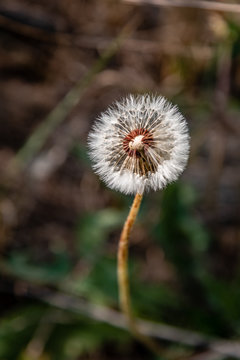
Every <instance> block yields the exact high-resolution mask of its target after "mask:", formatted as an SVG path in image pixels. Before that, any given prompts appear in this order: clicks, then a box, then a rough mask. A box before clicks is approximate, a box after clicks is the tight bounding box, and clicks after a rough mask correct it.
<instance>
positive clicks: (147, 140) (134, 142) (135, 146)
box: [123, 128, 153, 157]
mask: <svg viewBox="0 0 240 360" xmlns="http://www.w3.org/2000/svg"><path fill="white" fill-rule="evenodd" d="M152 141H153V137H152V135H151V134H150V132H149V131H148V130H146V129H143V128H140V129H136V130H132V131H131V132H130V133H129V134H128V135H127V136H125V138H124V139H123V149H124V151H126V152H127V153H128V155H129V156H131V157H133V156H135V157H140V156H141V151H144V150H145V149H146V148H147V147H149V146H150V145H151V144H152Z"/></svg>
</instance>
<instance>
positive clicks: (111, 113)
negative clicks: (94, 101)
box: [88, 95, 189, 194]
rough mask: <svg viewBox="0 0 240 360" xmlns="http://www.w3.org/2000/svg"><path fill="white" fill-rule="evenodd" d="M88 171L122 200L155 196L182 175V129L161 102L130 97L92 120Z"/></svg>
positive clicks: (173, 110)
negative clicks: (123, 197) (90, 168)
mask: <svg viewBox="0 0 240 360" xmlns="http://www.w3.org/2000/svg"><path fill="white" fill-rule="evenodd" d="M88 144H89V154H90V157H91V159H92V161H93V168H94V170H95V172H96V173H97V174H98V175H99V176H100V178H101V179H102V180H103V181H104V182H105V183H106V184H107V185H108V186H109V187H110V188H112V189H116V190H119V191H121V192H123V193H125V194H135V193H137V192H138V193H143V192H144V191H148V190H150V189H152V190H159V189H162V188H163V187H165V186H166V185H167V184H168V183H170V182H172V181H174V180H176V179H177V178H178V176H179V175H180V174H181V173H182V172H183V170H184V168H185V166H186V163H187V160H188V154H189V135H188V128H187V123H186V120H185V119H184V117H183V116H182V115H181V113H180V112H179V111H178V108H177V107H176V106H173V105H172V104H170V103H169V102H168V101H167V100H166V99H165V98H164V97H162V96H151V95H139V96H133V95H129V96H128V97H127V98H125V99H123V100H122V101H121V102H116V103H115V104H114V105H113V106H112V107H110V108H109V109H108V110H107V111H106V112H104V113H102V114H101V115H100V117H99V118H98V119H97V120H96V122H95V124H94V126H93V129H92V130H91V132H90V134H89V138H88Z"/></svg>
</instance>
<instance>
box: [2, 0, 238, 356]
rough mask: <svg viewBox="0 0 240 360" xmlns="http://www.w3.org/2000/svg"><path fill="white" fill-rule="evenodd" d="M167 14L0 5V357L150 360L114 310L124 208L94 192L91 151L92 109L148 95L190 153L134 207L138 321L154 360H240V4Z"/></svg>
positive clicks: (143, 4)
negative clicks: (178, 172) (173, 121)
mask: <svg viewBox="0 0 240 360" xmlns="http://www.w3.org/2000/svg"><path fill="white" fill-rule="evenodd" d="M164 4H165V5H166V1H163V0H156V1H155V5H156V6H153V5H151V4H150V1H149V3H148V1H140V0H139V1H137V0H135V1H133V0H132V1H131V0H129V1H126V0H125V1H124V0H123V1H110V0H101V1H97V0H85V1H84V0H78V1H77V0H68V1H60V0H51V1H47V0H41V1H40V2H37V1H33V0H21V1H20V0H8V1H6V2H1V4H0V29H1V32H0V79H1V86H0V109H1V111H0V250H1V257H0V272H1V275H0V293H1V295H0V314H1V322H0V360H81V359H94V360H108V359H116V360H118V359H119V360H120V359H157V357H156V356H155V355H153V354H151V353H149V352H148V350H147V349H145V348H144V347H143V346H142V345H141V344H139V343H137V342H136V341H135V340H134V339H133V338H132V336H131V335H129V333H128V332H127V331H126V329H124V326H123V322H122V318H121V315H120V314H119V312H118V293H117V279H116V251H117V243H118V239H119V235H120V232H121V227H122V224H123V222H124V220H125V217H126V215H127V213H128V209H129V207H130V204H131V201H132V198H131V197H130V196H124V195H122V194H120V193H117V192H114V191H111V190H110V189H108V188H106V187H105V185H104V184H103V183H102V182H100V180H99V179H98V177H97V176H96V175H95V174H94V173H93V171H92V169H91V164H90V161H89V159H88V156H87V151H86V141H87V134H88V132H89V130H90V128H91V126H92V124H93V122H94V120H95V118H96V117H97V116H98V115H99V114H100V112H101V111H103V110H105V109H106V108H107V107H108V106H109V105H110V104H111V103H112V102H113V101H115V100H118V99H120V98H121V97H122V96H125V95H127V94H129V93H133V94H138V93H146V92H150V93H154V94H162V95H164V96H166V97H167V98H168V99H169V100H170V101H172V102H173V103H176V104H178V106H179V108H180V111H181V112H182V113H183V114H184V115H185V117H186V119H187V120H188V123H189V127H190V134H191V156H190V160H189V164H188V167H187V169H186V171H185V172H184V174H183V176H182V177H181V179H180V180H179V181H178V182H177V183H174V184H172V185H170V186H168V187H167V188H166V189H165V190H164V191H161V192H157V193H149V194H148V195H147V196H145V199H144V201H143V204H142V207H141V210H140V214H139V217H138V221H137V223H136V225H135V228H134V231H133V233H132V236H131V244H130V264H129V268H130V276H131V294H132V301H133V305H134V311H135V313H136V315H137V316H139V317H141V318H143V319H145V321H146V323H145V325H146V324H147V325H148V329H147V331H148V333H149V335H154V336H155V337H156V338H157V339H158V342H159V345H160V346H161V349H162V357H161V359H163V360H164V359H165V360H167V359H169V360H171V359H172V360H173V359H174V360H175V359H194V360H211V359H215V360H216V359H217V360H218V359H219V360H220V359H222V360H226V359H236V358H238V359H240V349H239V346H240V345H239V343H238V341H239V342H240V305H239V299H240V239H239V234H240V231H239V222H238V220H239V190H240V188H239V185H240V175H239V171H238V170H239V167H238V165H239V153H240V148H239V141H238V139H239V133H240V122H239V109H240V4H239V2H238V1H235V2H234V1H231V2H230V1H227V0H225V1H224V2H222V1H202V0H195V1H194V0H188V1H187V0H180V6H175V5H176V0H174V1H170V0H169V1H168V4H167V5H166V6H162V5H164ZM216 4H217V5H216ZM232 4H235V5H232ZM189 5H190V6H191V7H189ZM165 325H168V326H169V327H167V328H165V327H164V326H165ZM154 329H155V330H154ZM208 339H210V343H208V344H207V342H208ZM211 339H212V340H211ZM216 339H222V340H224V342H219V341H217V342H215V341H216ZM233 341H234V344H233ZM214 344H215V345H214Z"/></svg>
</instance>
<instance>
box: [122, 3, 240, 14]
mask: <svg viewBox="0 0 240 360" xmlns="http://www.w3.org/2000/svg"><path fill="white" fill-rule="evenodd" d="M123 2H125V3H129V4H135V5H146V4H147V5H154V6H168V7H184V8H186V7H187V8H195V9H202V10H213V11H223V12H233V13H240V5H239V4H227V3H222V2H221V3H220V2H218V1H206V0H197V1H192V0H123Z"/></svg>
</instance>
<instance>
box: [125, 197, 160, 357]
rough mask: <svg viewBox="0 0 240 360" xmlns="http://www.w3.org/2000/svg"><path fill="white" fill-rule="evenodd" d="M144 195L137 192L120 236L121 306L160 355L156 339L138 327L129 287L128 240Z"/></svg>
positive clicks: (136, 334)
mask: <svg viewBox="0 0 240 360" xmlns="http://www.w3.org/2000/svg"><path fill="white" fill-rule="evenodd" d="M142 198H143V195H142V194H139V193H137V194H136V195H135V198H134V201H133V204H132V206H131V209H130V211H129V214H128V217H127V219H126V221H125V224H124V226H123V230H122V233H121V236H120V240H119V245H118V289H119V300H120V307H121V310H122V312H123V314H124V315H125V317H126V320H127V324H128V327H129V330H130V331H131V333H132V334H133V335H134V337H135V338H136V339H138V340H139V341H140V342H141V343H143V344H144V345H145V346H146V347H147V348H148V349H150V350H151V351H152V352H154V353H156V354H157V355H160V353H161V351H160V349H159V346H158V344H157V343H155V341H154V340H153V339H151V338H149V337H147V336H145V335H143V334H141V333H140V332H139V330H138V328H137V325H136V322H135V319H134V316H133V313H132V306H131V297H130V288H129V276H128V242H129V236H130V232H131V230H132V227H133V225H134V222H135V220H136V217H137V214H138V211H139V208H140V205H141V201H142Z"/></svg>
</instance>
